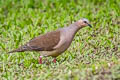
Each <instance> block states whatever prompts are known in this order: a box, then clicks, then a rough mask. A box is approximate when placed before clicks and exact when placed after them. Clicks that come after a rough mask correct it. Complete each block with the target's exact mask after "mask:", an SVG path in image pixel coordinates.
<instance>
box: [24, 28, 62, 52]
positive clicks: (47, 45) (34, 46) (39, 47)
mask: <svg viewBox="0 0 120 80" xmlns="http://www.w3.org/2000/svg"><path fill="white" fill-rule="evenodd" d="M59 41H60V31H59V30H57V31H52V32H48V33H46V34H43V35H40V36H38V37H36V38H34V39H32V40H30V41H29V42H28V43H27V44H26V45H25V46H26V48H28V49H29V50H33V51H52V50H54V46H56V45H57V44H58V43H59Z"/></svg>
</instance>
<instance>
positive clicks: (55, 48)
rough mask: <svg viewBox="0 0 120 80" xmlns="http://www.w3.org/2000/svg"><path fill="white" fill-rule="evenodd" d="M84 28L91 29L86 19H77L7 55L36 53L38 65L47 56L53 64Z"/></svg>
mask: <svg viewBox="0 0 120 80" xmlns="http://www.w3.org/2000/svg"><path fill="white" fill-rule="evenodd" d="M86 26H89V27H92V26H91V25H90V23H89V21H88V19H86V18H82V19H79V20H78V21H76V22H74V23H72V24H70V25H69V26H67V27H63V28H59V29H57V30H55V31H51V32H47V33H46V34H41V35H39V36H38V37H35V38H33V39H31V40H30V41H29V42H27V43H26V44H24V45H22V46H20V47H19V48H17V49H15V50H12V51H10V52H8V53H13V52H24V51H36V52H39V53H40V57H39V64H42V57H48V56H52V57H53V58H54V60H53V62H54V63H56V57H57V56H59V55H60V54H62V53H63V52H65V51H66V50H67V49H68V48H69V46H70V44H71V43H72V41H73V38H74V36H75V34H76V33H77V32H78V31H79V30H80V29H82V28H83V27H86Z"/></svg>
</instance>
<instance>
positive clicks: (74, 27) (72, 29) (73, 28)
mask: <svg viewBox="0 0 120 80" xmlns="http://www.w3.org/2000/svg"><path fill="white" fill-rule="evenodd" d="M81 28H82V27H80V26H78V25H77V24H76V23H73V24H71V25H70V26H69V31H70V32H71V33H73V34H74V35H75V34H76V33H77V32H78V30H79V29H81Z"/></svg>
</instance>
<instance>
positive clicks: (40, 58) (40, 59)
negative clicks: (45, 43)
mask: <svg viewBox="0 0 120 80" xmlns="http://www.w3.org/2000/svg"><path fill="white" fill-rule="evenodd" d="M42 57H43V56H40V57H39V64H42Z"/></svg>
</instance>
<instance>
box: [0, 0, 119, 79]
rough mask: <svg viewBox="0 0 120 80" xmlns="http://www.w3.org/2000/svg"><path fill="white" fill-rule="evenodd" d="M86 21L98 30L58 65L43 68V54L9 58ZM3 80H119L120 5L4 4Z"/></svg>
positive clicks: (88, 1)
mask: <svg viewBox="0 0 120 80" xmlns="http://www.w3.org/2000/svg"><path fill="white" fill-rule="evenodd" d="M83 17H85V18H88V19H89V20H90V22H91V24H92V26H93V28H89V27H86V28H84V29H82V30H80V31H79V32H78V33H77V34H76V36H75V38H74V41H73V42H72V44H71V46H70V48H69V49H68V50H67V51H66V52H64V53H63V54H62V55H61V56H59V57H57V60H58V61H57V63H56V64H53V63H51V61H52V58H51V57H47V58H44V61H46V63H44V64H42V65H41V64H38V58H39V55H40V54H39V53H37V52H22V53H13V54H7V52H8V51H10V50H13V49H15V48H18V47H19V46H20V45H22V44H24V43H26V42H27V41H29V40H30V39H32V38H34V37H35V36H38V35H40V34H43V33H46V32H48V31H52V30H56V29H58V28H61V27H64V26H67V25H69V24H71V23H73V22H74V21H76V20H79V19H80V18H83ZM46 59H47V60H46ZM2 79H3V80H5V79H8V80H15V79H20V80H23V79H25V80H26V79H32V80H36V79H38V80H39V79H41V80H42V79H44V80H53V79H55V80H56V79H58V80H59V79H60V80H71V79H72V80H119V79H120V0H75V1H74V0H0V80H2Z"/></svg>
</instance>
